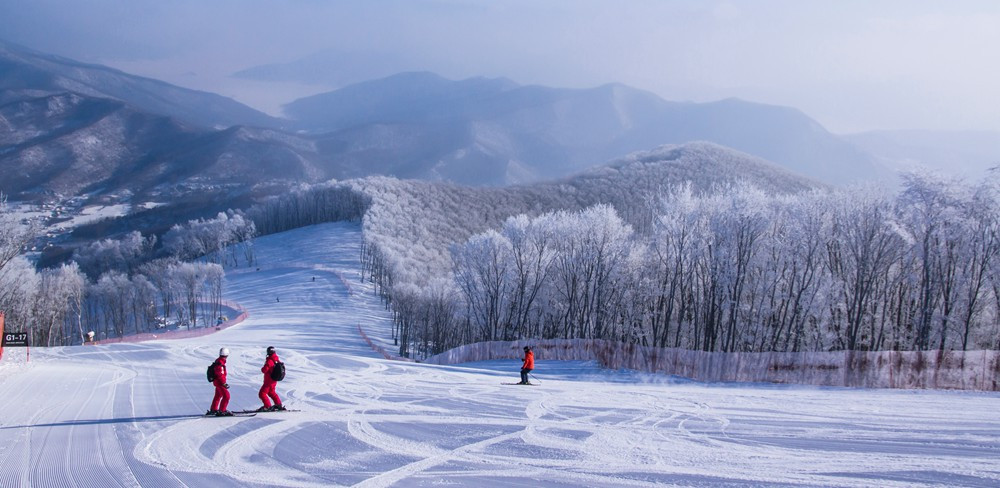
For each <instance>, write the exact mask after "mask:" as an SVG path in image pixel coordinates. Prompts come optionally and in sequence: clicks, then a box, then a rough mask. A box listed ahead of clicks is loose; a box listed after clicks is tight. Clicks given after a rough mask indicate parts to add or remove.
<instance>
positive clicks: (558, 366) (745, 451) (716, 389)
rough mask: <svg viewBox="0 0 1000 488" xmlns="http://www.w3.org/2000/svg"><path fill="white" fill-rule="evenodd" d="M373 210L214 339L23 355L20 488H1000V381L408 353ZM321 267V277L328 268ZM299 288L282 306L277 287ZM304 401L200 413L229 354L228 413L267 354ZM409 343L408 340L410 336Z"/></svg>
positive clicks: (268, 273)
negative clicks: (375, 235) (692, 375)
mask: <svg viewBox="0 0 1000 488" xmlns="http://www.w3.org/2000/svg"><path fill="white" fill-rule="evenodd" d="M360 245H361V236H360V229H359V227H358V226H357V225H356V224H326V225H321V226H314V227H310V228H306V229H299V230H296V231H292V232H287V233H284V234H280V235H275V236H269V237H265V238H262V239H259V242H258V247H257V249H258V253H259V256H260V258H261V263H262V264H261V269H260V270H259V271H257V270H256V269H237V270H231V271H230V272H229V273H228V274H227V279H228V283H227V289H226V297H227V298H228V299H230V300H233V301H235V302H238V303H240V304H242V305H243V306H245V307H246V308H247V309H248V310H249V312H250V317H249V318H248V319H247V320H246V321H244V322H243V323H242V324H240V325H237V326H235V327H232V328H229V329H226V330H223V331H221V332H218V333H216V334H212V335H209V336H205V337H200V338H195V339H183V340H172V341H153V342H147V343H141V344H109V345H100V346H76V347H66V348H51V349H33V350H31V357H30V362H27V363H26V362H25V361H24V359H25V357H24V352H25V351H24V350H23V349H7V350H6V351H5V352H4V358H3V360H2V361H0V398H3V399H4V400H5V405H4V408H3V409H2V414H0V416H2V417H0V418H2V420H0V486H2V487H9V486H60V487H62V486H137V485H138V486H337V485H355V486H367V487H378V486H432V485H433V486H437V485H458V486H491V487H495V486H556V487H558V486H598V487H600V486H654V485H655V486H662V485H681V486H915V485H946V486H998V485H1000V416H998V414H997V411H998V404H1000V395H998V394H996V393H981V392H957V391H926V390H920V391H913V390H865V389H847V388H818V387H796V386H787V385H783V386H777V385H765V384H734V383H727V384H703V383H697V382H692V381H687V380H683V379H680V378H673V377H666V376H657V375H648V374H639V373H635V372H629V371H607V370H601V369H599V368H598V367H597V366H596V365H595V364H594V363H591V362H582V361H538V364H537V369H536V371H535V376H536V377H537V379H536V381H538V380H540V381H541V385H540V386H535V387H525V386H504V385H501V384H500V383H501V382H512V381H516V379H517V370H518V367H519V366H520V363H519V362H518V361H510V360H505V361H488V362H479V363H467V364H462V365H457V366H435V365H428V364H418V363H409V362H402V361H390V360H386V359H384V358H383V357H382V355H381V354H378V353H376V352H374V351H372V349H371V347H370V346H369V345H368V344H367V343H366V342H365V341H364V340H363V339H362V338H361V336H360V335H359V333H358V325H361V326H362V327H363V328H364V330H365V331H366V332H367V333H368V335H370V336H371V337H372V338H373V339H375V340H377V341H381V342H382V343H383V344H384V345H385V344H387V343H388V337H389V331H390V327H391V325H390V322H389V313H388V312H387V311H386V310H385V308H384V307H383V306H382V304H381V303H380V301H379V300H378V299H377V298H376V297H375V296H374V295H373V293H372V290H371V288H370V287H368V286H366V285H363V284H362V283H360V280H359V274H358V271H357V262H358V256H359V253H360ZM313 277H315V281H313V279H312V278H313ZM279 300H280V301H279ZM269 345H274V346H275V347H277V348H278V353H279V355H280V356H281V357H282V359H283V360H284V361H285V362H286V363H287V364H288V368H289V372H288V377H287V378H286V380H285V381H283V382H281V383H280V384H279V388H278V391H279V393H280V394H281V395H282V397H283V398H284V400H285V403H286V404H287V405H288V406H289V407H291V408H298V409H301V411H300V412H286V413H269V414H260V415H257V416H255V417H250V418H246V417H232V418H201V417H199V415H200V414H201V413H203V412H204V411H205V410H206V409H207V408H208V404H209V402H210V401H211V397H212V393H213V388H212V387H211V386H210V385H209V384H208V383H207V382H206V380H205V373H204V371H205V367H206V366H207V365H208V364H209V363H210V362H211V361H212V360H213V359H214V357H215V355H216V352H217V351H218V348H219V347H221V346H226V347H229V349H230V350H231V351H232V355H231V356H230V362H229V374H230V376H229V383H230V384H231V385H232V390H231V391H232V394H233V399H232V403H231V405H230V408H231V409H233V410H238V409H244V408H246V409H252V408H256V407H257V406H258V405H259V400H258V399H257V396H256V394H257V388H258V387H259V385H260V383H261V374H260V373H259V371H260V369H259V368H260V367H261V365H262V364H263V359H264V348H265V347H267V346H269ZM390 350H391V349H390Z"/></svg>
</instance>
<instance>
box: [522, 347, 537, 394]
mask: <svg viewBox="0 0 1000 488" xmlns="http://www.w3.org/2000/svg"><path fill="white" fill-rule="evenodd" d="M533 369H535V353H533V352H531V348H530V347H528V346H524V364H522V365H521V382H520V383H518V384H519V385H528V384H530V383H528V373H530V372H531V370H533Z"/></svg>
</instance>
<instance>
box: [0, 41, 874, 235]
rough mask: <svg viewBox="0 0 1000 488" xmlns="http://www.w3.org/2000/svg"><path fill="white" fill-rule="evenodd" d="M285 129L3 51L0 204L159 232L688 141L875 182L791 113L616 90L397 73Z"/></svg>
mask: <svg viewBox="0 0 1000 488" xmlns="http://www.w3.org/2000/svg"><path fill="white" fill-rule="evenodd" d="M285 114H286V117H285V118H277V117H272V116H270V115H267V114H264V113H262V112H259V111H257V110H254V109H252V108H250V107H247V106H245V105H243V104H240V103H238V102H236V101H234V100H232V99H229V98H226V97H222V96H219V95H215V94H211V93H206V92H201V91H195V90H189V89H186V88H182V87H178V86H174V85H170V84H167V83H164V82H161V81H157V80H153V79H150V78H144V77H140V76H134V75H130V74H128V73H124V72H122V71H119V70H115V69H112V68H108V67H104V66H100V65H93V64H86V63H80V62H77V61H74V60H71V59H67V58H62V57H59V56H53V55H49V54H45V53H40V52H37V51H34V50H31V49H28V48H24V47H21V46H17V45H13V44H9V43H4V42H0V168H2V174H3V177H2V178H0V192H2V193H3V194H5V195H8V196H9V197H10V198H11V199H12V200H24V201H31V200H35V201H42V200H48V201H51V200H59V199H65V198H69V197H83V198H84V202H85V203H84V204H87V202H99V203H108V202H116V203H121V202H124V203H129V204H131V205H132V208H134V209H136V210H135V212H134V214H133V215H130V216H128V217H126V218H123V219H119V222H117V223H114V224H113V225H110V224H108V223H102V224H101V225H100V227H99V228H97V229H96V230H91V231H89V232H88V231H87V230H86V229H82V230H80V229H78V231H79V232H78V234H79V235H91V236H93V235H98V234H103V233H107V232H116V231H124V230H127V229H128V228H141V229H143V230H148V231H151V232H161V231H163V230H164V229H166V228H168V227H169V225H172V223H174V222H176V221H178V220H181V219H187V218H194V217H199V216H205V215H212V214H214V213H215V212H218V211H220V210H224V209H226V208H239V207H244V206H246V205H249V204H251V203H253V202H255V201H259V200H260V199H262V198H265V197H267V196H270V195H275V194H280V193H282V192H285V191H287V190H288V189H289V188H292V187H294V186H295V185H298V184H301V183H313V182H319V181H325V180H328V179H350V178H359V177H364V176H368V175H377V174H381V175H389V176H395V177H399V178H409V179H425V180H442V181H451V182H455V183H461V184H465V185H472V186H504V185H510V184H527V183H532V182H539V181H546V180H552V179H559V178H565V177H567V176H569V175H573V174H576V173H579V172H581V171H584V170H586V169H588V168H593V167H595V166H600V165H603V164H606V163H607V162H608V161H611V160H614V159H616V158H621V157H623V156H625V155H628V154H630V153H633V152H636V151H645V150H649V149H651V148H655V147H658V146H661V145H663V144H682V143H687V142H690V141H707V142H711V143H714V144H719V145H722V146H726V147H730V148H733V149H736V150H738V151H741V152H743V153H747V154H749V155H753V156H756V157H759V158H762V159H765V160H768V161H771V162H773V163H775V164H777V165H779V166H781V167H783V168H784V169H786V170H788V171H790V172H792V173H797V174H800V175H803V176H805V177H808V178H812V179H814V180H818V181H821V182H825V183H828V184H834V185H839V184H845V183H849V182H851V181H856V180H870V179H885V178H888V177H889V176H888V175H889V174H890V172H889V171H888V170H887V169H886V168H885V165H884V164H883V163H885V162H886V161H885V157H882V158H876V157H874V156H873V155H872V154H871V153H869V152H867V151H865V150H863V149H861V148H859V146H858V145H857V144H855V142H853V141H860V140H861V139H854V140H853V141H852V140H848V139H846V138H844V137H841V136H837V135H834V134H831V133H830V132H829V131H827V130H825V129H824V128H823V127H822V126H821V125H820V124H819V123H817V122H816V121H814V120H812V119H810V118H809V117H808V116H806V115H805V114H803V113H802V112H800V111H798V110H795V109H793V108H788V107H779V106H772V105H763V104H758V103H752V102H747V101H742V100H737V99H727V100H721V101H717V102H711V103H693V102H671V101H666V100H663V99H662V98H660V97H658V96H657V95H655V94H652V93H650V92H646V91H642V90H638V89H635V88H631V87H628V86H624V85H620V84H608V85H604V86H600V87H596V88H591V89H563V88H551V87H543V86H534V85H520V84H517V83H515V82H513V81H511V80H508V79H504V78H482V77H479V78H469V79H465V80H457V81H455V80H449V79H445V78H443V77H440V76H438V75H435V74H433V73H427V72H408V73H400V74H396V75H392V76H389V77H385V78H380V79H376V80H370V81H364V82H359V83H355V84H351V85H348V86H345V87H343V88H341V89H338V90H334V91H331V92H327V93H322V94H318V95H314V96H310V97H306V98H303V99H299V100H296V101H294V102H292V103H289V104H288V105H287V106H286V107H285ZM869 142H870V141H869ZM871 144H873V143H870V144H869V145H868V146H867V147H873V146H872V145H871ZM710 168H712V166H711V165H709V164H706V165H705V170H706V171H712V169H710ZM725 176H726V177H733V176H736V177H738V176H739V175H725Z"/></svg>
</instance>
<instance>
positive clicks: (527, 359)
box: [521, 351, 535, 369]
mask: <svg viewBox="0 0 1000 488" xmlns="http://www.w3.org/2000/svg"><path fill="white" fill-rule="evenodd" d="M521 369H535V353H534V352H533V351H528V352H526V353H524V364H522V365H521Z"/></svg>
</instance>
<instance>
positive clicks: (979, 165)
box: [844, 130, 1000, 177]
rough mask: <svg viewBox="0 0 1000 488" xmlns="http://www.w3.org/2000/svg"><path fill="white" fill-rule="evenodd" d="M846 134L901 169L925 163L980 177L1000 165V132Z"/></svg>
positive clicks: (869, 151) (945, 169)
mask: <svg viewBox="0 0 1000 488" xmlns="http://www.w3.org/2000/svg"><path fill="white" fill-rule="evenodd" d="M844 138H845V139H847V140H848V141H850V142H852V143H853V144H855V145H857V146H858V147H859V148H861V149H863V150H865V151H867V152H868V153H870V154H872V155H874V156H875V157H877V158H879V160H880V161H881V162H882V163H883V164H884V165H885V166H887V167H890V168H892V169H897V170H905V169H908V168H912V167H915V166H923V167H927V168H934V169H938V170H941V171H946V172H951V173H960V174H963V175H965V176H969V177H980V176H982V175H983V174H984V173H985V172H986V170H988V169H990V168H993V167H997V166H1000V132H989V131H928V130H910V131H873V132H862V133H858V134H849V135H846V136H844Z"/></svg>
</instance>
